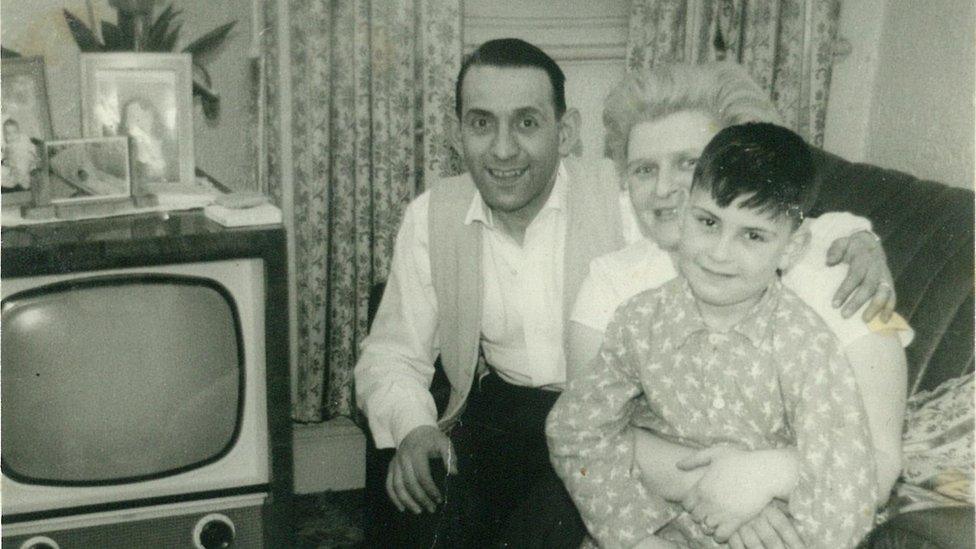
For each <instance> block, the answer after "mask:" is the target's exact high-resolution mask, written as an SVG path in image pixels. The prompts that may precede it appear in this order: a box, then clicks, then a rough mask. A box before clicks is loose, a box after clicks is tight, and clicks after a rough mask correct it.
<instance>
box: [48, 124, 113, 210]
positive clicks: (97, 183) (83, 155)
mask: <svg viewBox="0 0 976 549" xmlns="http://www.w3.org/2000/svg"><path fill="white" fill-rule="evenodd" d="M44 162H45V165H46V166H47V182H46V185H47V186H48V188H47V189H46V193H45V194H46V196H48V197H49V199H50V200H51V202H53V203H66V202H77V201H88V200H99V199H102V200H104V199H119V198H127V197H129V196H131V194H132V183H131V181H130V177H129V173H130V172H129V139H128V138H126V137H103V138H90V139H68V140H62V141H48V142H46V143H45V144H44Z"/></svg>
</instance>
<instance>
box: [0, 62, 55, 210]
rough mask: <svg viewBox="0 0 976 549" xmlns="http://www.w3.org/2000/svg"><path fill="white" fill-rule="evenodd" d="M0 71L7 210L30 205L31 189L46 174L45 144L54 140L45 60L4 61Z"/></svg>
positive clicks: (2, 197) (0, 178)
mask: <svg viewBox="0 0 976 549" xmlns="http://www.w3.org/2000/svg"><path fill="white" fill-rule="evenodd" d="M0 71H2V72H3V78H2V79H0V84H2V90H0V93H2V95H3V101H2V102H0V119H2V121H0V124H2V128H3V135H2V137H0V157H2V162H0V165H2V170H3V173H2V174H0V185H2V187H3V189H2V191H3V192H2V194H0V201H2V203H3V206H5V207H6V206H19V205H23V204H28V203H30V201H31V187H32V186H33V185H35V184H36V183H37V181H38V180H39V179H40V178H42V177H43V175H44V174H43V169H42V162H41V158H42V147H43V145H42V142H43V141H46V140H49V139H52V138H53V137H54V128H53V127H52V125H51V108H50V104H49V101H48V95H47V78H46V77H45V71H44V58H43V57H40V56H35V57H15V58H7V59H3V60H2V66H0Z"/></svg>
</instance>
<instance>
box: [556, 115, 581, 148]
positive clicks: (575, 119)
mask: <svg viewBox="0 0 976 549" xmlns="http://www.w3.org/2000/svg"><path fill="white" fill-rule="evenodd" d="M581 125H582V119H581V118H580V113H579V111H578V110H576V109H566V112H564V113H563V117H562V118H560V119H559V156H569V155H570V153H572V152H573V149H575V148H576V146H577V143H579V137H580V126H581Z"/></svg>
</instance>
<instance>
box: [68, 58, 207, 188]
mask: <svg viewBox="0 0 976 549" xmlns="http://www.w3.org/2000/svg"><path fill="white" fill-rule="evenodd" d="M191 70H192V69H191V63H190V55H189V54H185V53H85V54H82V55H81V85H82V90H81V116H82V120H83V123H82V132H83V134H84V135H85V136H86V137H114V136H127V137H128V138H129V139H130V153H131V155H132V161H131V166H132V184H133V190H134V192H135V193H136V194H147V193H152V192H158V191H160V190H165V188H166V186H167V185H177V184H182V185H192V184H193V181H194V163H193V110H192V109H193V102H192V95H191V94H192V86H193V83H192V80H191V78H192V73H191Z"/></svg>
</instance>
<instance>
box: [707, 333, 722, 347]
mask: <svg viewBox="0 0 976 549" xmlns="http://www.w3.org/2000/svg"><path fill="white" fill-rule="evenodd" d="M721 339H722V338H721V337H720V336H719V335H718V334H708V342H709V343H711V344H712V345H718V342H719V341H721Z"/></svg>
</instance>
